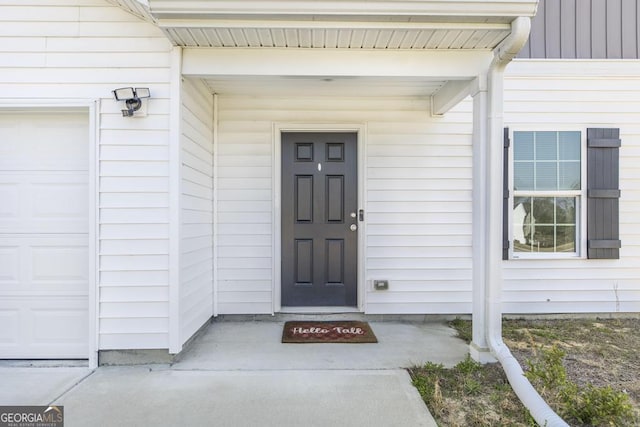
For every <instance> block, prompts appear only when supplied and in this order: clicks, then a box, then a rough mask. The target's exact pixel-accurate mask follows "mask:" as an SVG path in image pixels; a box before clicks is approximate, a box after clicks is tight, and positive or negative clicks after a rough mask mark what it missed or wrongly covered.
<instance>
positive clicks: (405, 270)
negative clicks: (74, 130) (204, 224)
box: [217, 96, 471, 313]
mask: <svg viewBox="0 0 640 427" xmlns="http://www.w3.org/2000/svg"><path fill="white" fill-rule="evenodd" d="M219 106H220V113H219V114H220V130H219V140H220V146H219V148H218V156H219V160H218V161H219V168H218V177H219V179H218V183H219V185H218V194H219V201H218V220H219V225H218V230H219V235H218V236H217V242H218V247H219V259H218V282H219V300H218V302H219V306H220V312H221V313H270V312H271V311H272V309H273V295H272V292H273V286H274V285H273V280H272V276H273V271H272V267H273V265H274V259H273V256H274V254H273V253H272V245H273V240H274V236H273V223H272V222H273V218H274V217H275V214H274V212H273V201H272V194H273V187H272V185H273V183H272V174H273V173H274V171H273V141H272V126H273V123H278V122H286V123H291V122H300V123H309V124H313V123H350V124H352V123H360V124H365V125H366V127H367V132H366V135H365V142H366V175H367V181H366V188H367V192H366V194H365V199H366V205H365V206H364V208H365V211H366V223H367V226H366V233H367V234H366V241H367V246H366V254H365V263H366V273H365V275H366V277H365V278H364V279H365V282H366V296H365V298H366V311H367V312H368V313H467V312H469V311H470V309H471V111H470V103H465V104H463V105H461V106H459V107H458V108H457V109H455V111H453V112H451V113H450V114H449V115H447V117H446V118H444V119H432V118H431V117H430V116H429V104H428V102H427V101H426V100H420V99H411V98H397V99H395V98H386V99H385V98H367V99H366V100H363V99H358V98H329V97H324V98H313V99H310V98H276V99H274V98H249V97H240V96H237V97H230V96H220V98H219ZM278 256H279V255H277V254H276V257H278ZM277 259H278V258H277ZM276 262H277V261H276ZM373 279H387V280H389V281H390V290H389V291H386V292H375V291H372V289H371V288H372V286H371V281H372V280H373ZM276 285H278V284H276Z"/></svg>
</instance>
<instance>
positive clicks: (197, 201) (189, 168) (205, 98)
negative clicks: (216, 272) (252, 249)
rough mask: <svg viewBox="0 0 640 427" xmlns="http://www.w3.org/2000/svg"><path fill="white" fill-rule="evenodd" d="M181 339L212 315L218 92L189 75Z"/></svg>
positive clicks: (183, 166)
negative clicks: (215, 105)
mask: <svg viewBox="0 0 640 427" xmlns="http://www.w3.org/2000/svg"><path fill="white" fill-rule="evenodd" d="M181 116H182V124H181V136H180V146H181V154H182V155H181V157H182V158H181V213H180V216H181V222H182V224H181V233H180V235H181V240H180V252H181V253H180V343H181V344H183V343H184V342H185V341H186V340H188V339H189V338H190V337H191V336H192V335H193V334H194V333H195V332H196V331H197V330H198V329H199V328H200V327H201V326H202V325H203V324H204V323H205V322H206V321H207V320H208V319H209V318H210V317H211V315H212V314H213V96H212V95H211V94H210V93H209V90H208V88H207V87H206V86H205V85H204V84H203V83H202V82H200V81H197V80H191V79H184V81H183V83H182V108H181Z"/></svg>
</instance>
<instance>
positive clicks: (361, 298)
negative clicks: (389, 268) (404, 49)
mask: <svg viewBox="0 0 640 427" xmlns="http://www.w3.org/2000/svg"><path fill="white" fill-rule="evenodd" d="M287 131H295V132H354V133H356V134H357V139H358V209H365V197H364V195H365V191H366V185H365V183H366V176H365V171H366V168H365V159H366V156H365V148H366V144H365V138H366V134H367V132H366V131H367V127H366V125H365V124H363V123H355V124H344V123H342V124H336V123H322V124H318V123H315V124H309V123H274V124H273V135H272V141H273V150H272V152H273V161H272V164H273V173H272V200H273V213H274V215H273V223H272V233H273V242H272V251H271V258H272V260H273V266H272V269H273V273H272V286H273V287H272V295H273V312H274V313H278V312H281V311H282V288H281V285H280V281H281V279H282V270H281V253H282V242H281V239H282V237H281V232H282V230H281V226H280V224H281V219H282V194H281V186H282V132H287ZM358 231H359V232H358V268H357V272H358V284H357V293H358V311H361V312H364V311H365V307H366V301H365V295H366V292H365V288H364V286H365V280H364V273H365V269H364V260H365V243H366V209H365V221H361V222H360V221H359V222H358ZM308 310H309V309H308V308H307V309H306V310H301V312H302V311H308ZM339 310H340V307H337V308H336V307H333V308H332V309H331V310H330V311H333V312H335V311H339ZM290 311H291V310H288V312H290ZM313 311H315V312H318V311H323V308H321V307H313Z"/></svg>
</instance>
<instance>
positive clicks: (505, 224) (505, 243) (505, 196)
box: [502, 128, 511, 259]
mask: <svg viewBox="0 0 640 427" xmlns="http://www.w3.org/2000/svg"><path fill="white" fill-rule="evenodd" d="M502 138H503V142H504V144H503V146H504V154H503V156H502V259H509V145H511V144H510V143H511V141H510V140H509V128H504V133H503V137H502Z"/></svg>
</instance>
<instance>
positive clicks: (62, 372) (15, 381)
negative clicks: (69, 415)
mask: <svg viewBox="0 0 640 427" xmlns="http://www.w3.org/2000/svg"><path fill="white" fill-rule="evenodd" d="M92 372H93V370H92V369H89V368H85V367H64V366H60V367H17V366H0V405H48V404H50V403H51V402H53V401H54V400H55V399H56V398H58V397H59V396H61V395H62V394H63V393H65V392H66V391H67V390H69V389H71V388H73V387H74V386H75V385H76V384H78V383H79V382H81V381H82V380H83V379H84V378H86V377H87V376H89V375H91V373H92Z"/></svg>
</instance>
